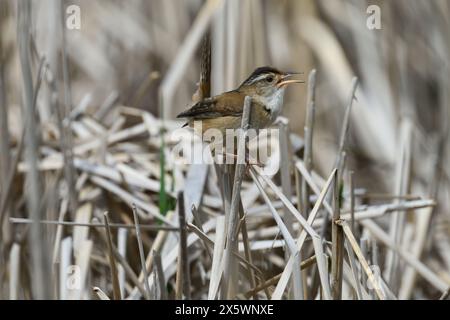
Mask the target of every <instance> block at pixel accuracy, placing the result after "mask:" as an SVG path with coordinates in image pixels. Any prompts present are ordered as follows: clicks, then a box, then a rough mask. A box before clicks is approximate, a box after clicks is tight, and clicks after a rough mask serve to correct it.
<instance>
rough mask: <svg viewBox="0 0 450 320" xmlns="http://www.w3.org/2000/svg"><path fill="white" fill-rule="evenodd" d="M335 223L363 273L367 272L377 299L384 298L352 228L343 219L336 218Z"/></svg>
mask: <svg viewBox="0 0 450 320" xmlns="http://www.w3.org/2000/svg"><path fill="white" fill-rule="evenodd" d="M335 224H338V225H339V226H341V227H342V229H343V231H344V233H345V235H346V237H347V239H348V241H349V242H350V245H351V246H352V248H353V251H354V252H355V254H356V256H357V257H358V260H359V262H360V263H361V265H362V267H363V269H364V271H365V273H366V274H367V277H368V279H369V281H370V283H371V284H372V287H373V288H374V289H375V292H376V294H377V296H378V299H380V300H385V299H386V297H385V294H384V292H383V289H382V288H381V287H380V282H379V280H378V279H376V278H375V275H374V274H373V272H372V269H370V266H369V264H368V263H367V260H366V258H365V257H364V254H363V253H362V251H361V248H360V247H359V245H358V243H357V242H356V239H355V237H354V236H353V234H352V230H351V229H350V227H349V226H348V224H347V222H346V221H345V220H338V221H336V222H335Z"/></svg>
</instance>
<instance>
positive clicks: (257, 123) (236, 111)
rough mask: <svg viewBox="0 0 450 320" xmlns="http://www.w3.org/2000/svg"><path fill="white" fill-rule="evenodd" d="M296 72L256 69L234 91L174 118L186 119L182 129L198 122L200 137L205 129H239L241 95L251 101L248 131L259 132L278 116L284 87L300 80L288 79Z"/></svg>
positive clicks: (201, 103) (218, 96)
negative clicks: (199, 124) (199, 122)
mask: <svg viewBox="0 0 450 320" xmlns="http://www.w3.org/2000/svg"><path fill="white" fill-rule="evenodd" d="M295 74H300V73H296V72H282V71H279V70H277V69H275V68H272V67H260V68H257V69H256V70H255V71H253V73H252V74H251V75H250V76H249V77H248V78H247V79H246V80H245V81H244V82H242V84H241V85H240V86H239V87H238V88H237V89H235V90H232V91H228V92H225V93H222V94H220V95H217V96H214V97H211V98H206V99H203V100H202V101H200V102H198V103H196V104H195V105H194V106H192V107H191V108H190V109H188V110H186V111H184V112H182V113H180V114H179V115H178V116H177V118H187V119H188V122H187V123H186V124H185V125H184V126H187V125H188V126H189V127H194V121H202V126H201V128H202V130H201V131H202V132H197V133H198V134H203V133H204V132H205V131H207V130H208V129H211V128H214V129H218V130H220V131H221V132H222V134H225V132H226V129H238V128H240V126H241V120H242V112H243V108H244V99H245V96H250V97H251V98H252V106H251V111H250V122H249V125H250V128H253V129H262V128H266V127H268V126H270V125H271V124H272V123H273V122H274V121H275V119H276V118H277V117H278V116H279V115H280V113H281V109H282V106H283V98H284V93H285V90H286V87H287V85H288V84H291V83H303V82H304V81H300V80H294V79H289V78H290V77H291V76H293V75H295Z"/></svg>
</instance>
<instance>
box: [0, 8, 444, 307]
mask: <svg viewBox="0 0 450 320" xmlns="http://www.w3.org/2000/svg"><path fill="white" fill-rule="evenodd" d="M71 5H75V6H77V8H79V21H77V20H71V19H76V17H75V16H74V14H75V15H76V14H77V11H76V9H75V11H69V12H67V11H66V10H68V7H69V6H71ZM371 5H375V6H376V7H375V8H379V9H380V10H379V11H377V10H375V11H371V10H369V11H368V8H369V6H371ZM372 8H373V7H372ZM377 19H378V20H377ZM377 21H379V23H380V25H379V27H380V28H379V29H378V28H375V29H372V28H371V27H370V26H372V25H374V23H375V25H376V23H377ZM73 23H75V28H73V29H72V28H70V26H73ZM77 23H79V24H78V25H76V24H77ZM208 26H210V27H211V48H212V51H211V59H212V62H211V66H212V74H211V79H212V94H213V95H214V94H218V93H221V92H223V91H226V90H231V89H233V88H235V87H237V86H238V85H239V84H240V83H241V82H242V81H243V80H244V79H245V78H246V77H247V76H248V75H249V74H250V73H251V72H252V71H253V70H254V69H255V68H256V67H259V66H263V65H271V66H274V67H276V68H279V69H281V70H292V71H303V72H304V78H305V80H307V78H308V74H309V73H310V71H311V70H312V69H316V70H317V84H316V115H315V117H316V118H315V125H314V138H313V145H314V147H313V163H314V165H313V166H314V168H313V169H314V170H315V171H316V172H318V173H319V174H321V175H323V176H325V177H326V176H328V174H329V172H330V170H331V169H332V167H333V166H334V159H335V154H336V152H337V150H338V141H339V135H340V131H341V126H342V122H343V118H344V113H345V109H346V106H347V104H348V101H349V97H350V94H351V85H352V78H353V77H355V76H356V77H357V78H358V81H359V82H358V87H357V90H356V93H355V101H354V103H353V109H352V111H351V118H350V128H349V135H348V139H347V145H346V166H347V168H350V169H351V170H352V171H354V178H355V187H356V188H362V189H364V190H365V191H366V192H370V193H372V194H378V195H386V194H388V195H391V196H394V197H395V196H404V197H421V198H431V199H434V200H435V202H436V206H435V207H434V208H433V209H432V210H430V211H429V212H427V213H426V214H423V215H421V217H420V218H417V217H416V216H408V217H407V220H406V221H407V222H405V223H407V224H408V225H409V226H410V227H411V228H410V230H409V231H408V232H407V236H405V238H404V241H407V239H415V238H414V235H415V234H416V232H417V229H416V228H419V227H420V228H424V229H425V230H426V234H427V236H426V237H425V238H424V239H422V240H420V244H421V246H420V245H419V244H417V243H416V244H417V245H418V246H419V247H420V249H417V248H416V249H417V250H416V251H414V250H413V251H414V254H417V255H418V256H419V257H424V259H425V262H426V263H428V265H429V266H430V268H432V269H433V270H434V271H435V272H436V273H437V274H440V275H441V277H442V278H443V279H445V281H447V283H448V282H449V281H450V254H449V250H450V213H449V212H450V211H449V209H450V180H449V179H450V165H449V164H450V158H449V152H450V148H449V130H448V128H449V120H450V70H449V55H450V32H449V30H450V1H448V0H430V1H423V0H395V1H364V0H358V1H357V0H354V1H352V0H323V1H312V0H281V1H274V0H246V1H238V0H227V1H225V0H224V1H220V0H207V1H203V0H185V1H181V0H164V1H156V0H153V1H145V0H129V1H119V0H117V1H115V0H107V1H106V0H102V1H87V0H78V1H76V0H73V1H67V0H66V1H62V0H61V1H59V0H39V1H37V0H35V1H25V0H19V1H13V0H0V30H1V32H0V129H1V133H0V135H1V137H0V150H1V157H0V180H1V183H0V190H1V194H2V199H3V198H5V199H6V198H8V199H10V200H8V201H7V202H8V203H7V204H4V206H5V207H4V208H3V209H2V212H1V214H2V219H1V222H2V225H1V228H2V234H1V236H2V238H1V240H0V241H1V244H0V245H1V247H2V248H1V253H2V255H1V259H2V260H1V261H2V262H1V263H0V265H3V266H6V265H7V264H8V263H10V259H11V250H12V246H13V243H15V242H17V243H21V244H22V250H23V253H22V256H23V258H24V259H27V258H26V257H27V256H28V254H29V252H28V251H27V250H28V249H27V247H26V241H25V240H24V238H23V237H24V234H26V230H27V229H24V228H23V226H22V225H15V224H11V223H10V222H9V220H8V219H9V217H22V218H27V217H29V216H30V215H29V209H28V210H27V206H26V205H25V203H28V208H29V207H30V206H33V203H34V205H35V206H36V205H37V204H38V203H41V205H42V202H45V203H46V204H45V206H46V207H47V208H55V209H53V210H54V211H53V213H52V215H53V217H57V216H58V212H60V211H61V209H60V206H59V205H58V204H52V201H56V202H57V201H59V200H55V199H54V200H51V197H49V195H52V194H53V195H55V197H54V198H57V199H63V198H64V197H66V196H65V192H69V191H67V190H69V189H70V188H71V187H70V185H72V188H73V187H74V186H75V183H77V182H78V184H80V183H81V182H79V179H80V176H81V175H82V173H81V172H80V171H79V170H78V169H76V170H74V172H72V173H70V172H69V173H67V172H66V173H64V170H66V169H64V168H63V167H64V166H61V165H58V164H55V163H54V162H51V161H49V162H48V165H49V166H50V167H51V166H52V165H53V166H55V168H56V170H57V171H58V172H60V173H59V174H58V175H49V174H47V171H46V173H45V174H44V175H45V176H44V177H42V179H40V181H39V187H37V188H38V189H36V190H39V191H43V190H44V191H43V192H41V193H40V195H37V197H36V198H37V199H34V200H33V199H27V197H29V194H28V195H27V192H26V189H25V177H24V175H23V172H25V171H27V169H26V168H24V167H22V169H23V170H22V171H21V169H20V168H21V167H20V163H22V162H23V161H24V159H25V156H26V154H33V153H32V151H30V150H32V149H33V148H31V149H30V148H27V143H35V144H36V148H35V151H36V150H38V151H37V152H35V153H34V155H35V156H36V154H37V157H38V158H44V157H47V156H49V154H51V152H52V151H51V149H58V148H60V146H59V144H58V142H57V141H58V139H59V138H58V137H59V135H60V134H63V133H62V132H63V131H64V129H62V127H61V126H60V125H61V124H60V123H64V119H72V120H75V119H77V117H78V116H79V115H80V114H84V113H86V114H90V115H94V118H97V119H105V120H104V122H103V123H104V124H105V127H107V128H109V127H110V126H114V123H115V121H116V120H117V117H118V113H117V112H118V111H117V110H119V108H122V109H120V110H121V111H120V112H122V113H123V112H125V113H127V114H128V117H127V118H126V126H131V124H133V121H135V120H134V118H133V117H135V114H134V113H133V110H134V108H137V109H139V110H143V111H146V112H148V113H149V114H150V115H152V116H153V117H154V118H155V119H164V120H165V121H167V123H168V124H171V125H172V127H173V128H176V127H177V126H179V125H181V124H182V123H181V122H177V121H175V120H174V119H175V116H176V115H177V114H178V113H179V112H181V111H183V110H185V109H186V108H188V107H189V106H190V105H191V104H192V95H193V93H194V92H195V90H196V89H197V83H198V81H199V75H200V64H201V40H202V37H203V34H204V32H205V30H206V29H207V27H208ZM78 27H79V28H78ZM21 51H22V52H25V53H21ZM25 60H26V61H27V62H26V63H24V61H25ZM43 70H44V71H43ZM307 86H308V84H305V85H301V86H295V87H291V88H289V89H288V92H287V96H286V98H285V107H284V111H283V116H285V117H286V118H287V119H289V128H290V131H291V132H292V133H294V134H297V135H298V136H300V137H303V136H304V131H303V128H304V124H305V113H306V101H307V96H306V95H307ZM36 88H38V90H37V91H35V90H36ZM36 93H38V94H36ZM33 101H35V102H33ZM30 102H32V103H31V104H30ZM27 105H28V107H27ZM33 105H35V111H34V112H35V113H34V116H33V117H32V118H33V119H34V120H29V121H31V124H30V123H28V124H26V119H28V118H30V117H29V116H30V114H33V112H31V113H30V109H29V108H30V106H33ZM129 108H133V109H129ZM31 110H32V109H31ZM124 110H125V111H124ZM124 121H125V120H124ZM155 121H157V120H155ZM130 123H131V124H130ZM30 125H31V128H34V130H35V131H34V132H33V133H32V134H31V135H27V134H25V135H24V136H23V134H22V131H23V128H24V127H28V128H30V127H29V126H30ZM87 126H88V128H89V125H87ZM91 129H92V130H93V131H94V132H95V130H96V128H95V126H94V125H92V126H91V127H90V128H89V130H91ZM22 136H23V137H24V148H25V149H24V150H25V151H26V152H27V153H25V154H24V155H22V156H21V155H19V160H18V163H19V171H18V173H17V174H16V175H13V178H12V179H13V180H12V181H13V183H12V184H9V183H8V180H9V177H10V175H11V174H10V172H11V170H13V166H12V164H13V163H14V159H15V157H16V156H17V154H18V152H19V151H18V150H20V149H19V144H20V141H21V137H22ZM65 136H66V139H65V141H66V143H68V144H69V145H70V144H72V143H73V144H74V145H77V146H78V145H83V143H84V145H85V144H86V143H88V142H89V141H88V140H86V137H84V136H83V130H82V129H80V128H73V132H72V134H66V135H65ZM94 136H95V135H94ZM71 140H73V141H71ZM91 140H92V139H91ZM61 141H63V139H61ZM80 141H81V142H80ZM98 147H99V148H101V146H98ZM61 148H63V146H62V145H61ZM87 148H89V147H87ZM29 149H30V150H29ZM58 150H59V149H58ZM124 150H125V153H126V152H130V151H129V150H133V149H129V150H128V151H127V149H124ZM75 154H76V152H75ZM157 155H158V154H157V152H156V156H155V157H157ZM298 155H299V156H301V155H302V151H301V150H299V151H298ZM30 156H31V155H30ZM65 156H66V157H70V156H71V152H68V153H67V154H65ZM124 156H125V155H124ZM22 157H23V158H22ZM35 160H36V161H37V160H38V159H35ZM104 163H106V164H107V163H108V161H107V160H104ZM24 165H25V164H23V166H24ZM49 170H51V169H49ZM149 170H150V171H149V172H152V173H149V174H148V176H149V177H150V178H151V177H154V178H155V179H157V178H158V174H159V173H158V169H157V168H156V169H155V168H150V169H149ZM69 171H70V170H69ZM19 172H21V173H19ZM53 173H54V172H53ZM71 176H72V180H73V181H72V182H70V181H66V183H63V185H62V186H61V185H59V184H58V183H59V181H60V180H59V179H63V180H64V179H66V180H67V179H69V177H71ZM31 179H32V178H31ZM344 180H345V181H347V175H345V176H344ZM58 185H59V187H55V186H58ZM36 186H37V185H35V187H36ZM6 190H9V191H8V194H7V196H6ZM77 190H78V189H77ZM29 192H30V191H29ZM74 194H76V195H78V196H80V194H78V193H77V192H74ZM56 195H57V196H56ZM83 196H86V195H83ZM5 199H3V200H2V201H3V202H5V203H6V201H5ZM42 199H47V200H45V201H41V202H39V200H42ZM384 199H385V198H384ZM79 200H80V199H78V201H79ZM33 201H34V202H33ZM389 201H391V200H389ZM69 202H70V201H69ZM375 202H376V201H375ZM155 203H156V202H155ZM69 207H70V204H69ZM49 210H50V209H49ZM71 214H72V217H73V218H74V217H75V215H74V213H71ZM49 215H50V214H49ZM44 218H45V217H44ZM47 218H49V217H47ZM131 219H132V218H131ZM420 219H424V220H423V221H422V220H421V221H422V222H417V220H420ZM128 220H130V219H128ZM128 220H126V219H125V220H124V221H128ZM383 223H385V224H384V225H383ZM382 225H383V226H386V228H388V227H387V226H388V225H389V220H386V221H385V222H382ZM408 237H409V238H408ZM24 241H25V242H24ZM148 241H149V242H148V243H147V244H146V245H148V246H150V244H151V243H152V240H151V239H148ZM136 250H137V249H136ZM26 252H28V253H26ZM136 259H138V258H136ZM137 261H138V260H136V261H134V262H133V263H134V264H135V267H136V266H138V265H139V263H138V262H137ZM27 268H28V267H27V266H26V265H24V266H23V268H22V271H21V273H22V274H23V276H22V279H23V277H25V278H26V277H27V276H26V274H29V273H28V272H29V270H28V271H27ZM136 268H138V267H136ZM0 269H1V270H0V271H1V274H0V285H1V286H2V287H1V288H0V295H1V297H2V298H8V297H9V293H8V292H10V291H8V290H9V289H8V288H9V287H10V278H9V277H10V272H9V271H8V269H7V268H6V267H0ZM95 272H101V271H99V270H96V271H95ZM22 281H26V280H22ZM24 287H26V288H28V287H27V286H24ZM30 290H31V289H29V288H28V289H23V290H22V289H21V290H20V291H19V293H18V296H19V297H21V298H31V297H36V294H37V293H36V292H35V293H34V294H32V293H31V291H30ZM427 290H428V289H427V288H426V286H425V289H423V288H422V289H421V290H419V291H417V293H415V294H416V295H414V294H412V293H409V296H408V297H416V298H432V297H433V294H434V296H435V295H436V294H438V293H436V292H434V291H427ZM438 295H439V294H438Z"/></svg>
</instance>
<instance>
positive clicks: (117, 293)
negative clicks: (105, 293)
mask: <svg viewBox="0 0 450 320" xmlns="http://www.w3.org/2000/svg"><path fill="white" fill-rule="evenodd" d="M103 219H104V222H105V230H106V237H107V240H108V241H107V243H108V253H109V254H108V255H109V263H110V266H111V279H112V285H113V297H114V300H120V299H121V295H120V285H119V276H118V273H117V266H116V260H115V259H114V253H113V249H112V248H113V242H112V235H111V229H110V228H109V218H108V212H104V213H103Z"/></svg>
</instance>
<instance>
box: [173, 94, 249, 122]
mask: <svg viewBox="0 0 450 320" xmlns="http://www.w3.org/2000/svg"><path fill="white" fill-rule="evenodd" d="M244 98H245V96H244V95H243V94H241V93H239V92H237V91H230V92H227V93H224V94H222V95H220V96H215V97H212V98H207V99H204V100H202V101H200V102H198V103H196V104H195V105H193V106H192V107H191V108H190V109H188V110H186V111H184V112H182V113H180V114H179V115H178V116H177V118H192V119H212V118H218V117H225V116H233V117H239V116H241V115H242V109H243V105H244Z"/></svg>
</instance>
